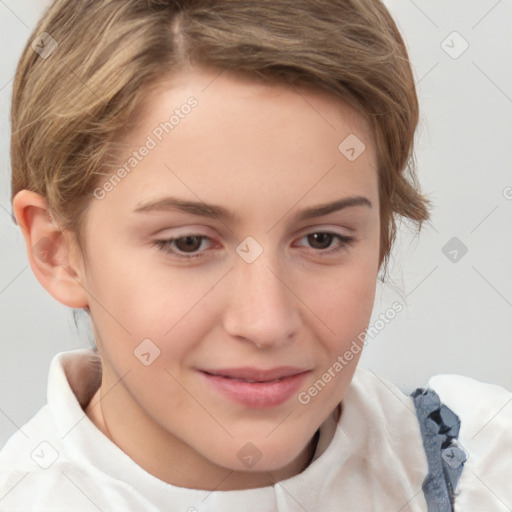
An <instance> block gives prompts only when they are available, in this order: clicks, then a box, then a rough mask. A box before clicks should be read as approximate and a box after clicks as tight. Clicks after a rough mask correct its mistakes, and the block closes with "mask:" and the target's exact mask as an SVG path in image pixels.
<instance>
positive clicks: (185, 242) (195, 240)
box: [175, 236, 201, 252]
mask: <svg viewBox="0 0 512 512" xmlns="http://www.w3.org/2000/svg"><path fill="white" fill-rule="evenodd" d="M175 243H176V247H178V249H179V250H180V251H183V252H187V251H188V252H194V251H197V250H198V249H199V247H200V246H201V240H200V238H199V237H198V236H185V237H183V238H178V239H177V240H176V242H175Z"/></svg>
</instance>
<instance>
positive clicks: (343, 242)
mask: <svg viewBox="0 0 512 512" xmlns="http://www.w3.org/2000/svg"><path fill="white" fill-rule="evenodd" d="M315 234H323V235H332V236H333V240H335V239H337V240H338V241H339V242H340V245H339V246H338V247H336V248H334V249H313V251H314V252H315V253H316V255H317V256H321V257H322V256H331V255H334V254H337V253H339V252H341V251H344V250H346V249H347V247H348V246H350V245H352V244H353V243H354V242H355V239H354V238H353V237H351V236H346V235H341V234H339V233H334V232H332V231H313V232H311V233H307V234H306V235H304V236H302V237H301V238H300V239H301V240H302V238H306V237H308V236H310V235H315ZM189 237H194V238H200V239H201V243H202V240H204V239H208V238H209V237H207V236H205V235H193V234H190V235H184V236H180V237H176V238H168V239H167V240H155V241H154V242H153V244H154V245H156V246H157V247H158V248H159V250H161V251H163V252H164V253H166V254H172V255H173V256H176V257H177V258H181V259H183V260H192V259H194V258H200V257H202V256H203V254H204V252H205V251H200V252H196V253H180V252H176V251H174V250H171V249H170V247H171V245H172V244H173V243H174V242H175V241H176V240H182V239H184V238H189Z"/></svg>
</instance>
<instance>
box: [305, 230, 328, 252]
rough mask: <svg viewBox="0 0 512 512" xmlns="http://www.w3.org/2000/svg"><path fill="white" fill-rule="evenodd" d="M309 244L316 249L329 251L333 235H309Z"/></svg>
mask: <svg viewBox="0 0 512 512" xmlns="http://www.w3.org/2000/svg"><path fill="white" fill-rule="evenodd" d="M308 242H309V243H310V244H311V247H314V248H315V249H327V248H328V247H329V246H330V245H331V242H332V235H331V234H330V233H313V234H312V235H308Z"/></svg>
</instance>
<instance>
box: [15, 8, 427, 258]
mask: <svg viewBox="0 0 512 512" xmlns="http://www.w3.org/2000/svg"><path fill="white" fill-rule="evenodd" d="M45 32H46V33H48V34H49V35H50V36H51V37H52V38H53V39H55V40H56V42H57V43H58V47H57V49H56V50H55V52H54V53H53V54H52V55H50V56H49V57H48V58H43V57H41V56H40V55H38V53H37V52H36V51H34V50H33V49H32V48H31V43H32V41H33V40H34V39H35V38H36V36H38V35H39V34H41V33H45ZM184 64H188V65H190V64H193V65H195V64H197V65H206V66H208V67H214V68H218V69H221V70H233V71H238V72H242V73H247V74H249V75H252V76H254V77H258V78H263V79H270V80H274V81H278V82H279V81H280V82H284V83H287V84H291V85H306V86H313V87H314V88H317V89H321V90H323V91H327V92H330V93H331V94H333V95H334V96H336V97H338V98H339V99H340V100H344V101H345V102H346V103H348V104H349V105H351V106H352V107H354V108H355V109H357V110H358V111H359V112H360V113H361V114H362V115H363V116H364V117H365V118H366V120H367V121H368V122H369V125H370V127H371V130H372V134H373V136H374V140H375V144H376V148H377V157H378V180H379V198H380V218H381V258H383V261H384V262H387V258H388V256H389V252H390V249H391V245H392V243H393V240H394V238H395V235H396V221H395V216H396V215H400V216H402V217H405V218H408V219H410V220H412V221H413V222H415V223H416V224H417V226H418V228H420V227H421V223H422V222H423V221H425V220H427V219H428V218H429V214H428V204H429V203H428V201H427V200H426V199H425V198H424V197H423V196H422V194H421V192H420V190H419V188H418V184H417V179H416V176H415V165H414V154H413V141H414V133H415V130H416V126H417V123H418V100H417V96H416V90H415V85H414V78H413V74H412V70H411V67H410V63H409V59H408V54H407V50H406V47H405V44H404V42H403V39H402V37H401V35H400V33H399V31H398V29H397V27H396V25H395V23H394V21H393V19H392V17H391V15H390V14H389V12H388V10H387V9H386V7H385V6H384V5H383V3H382V2H381V1H380V0H258V1H254V0H222V1H214V0H167V1H164V0H56V1H54V3H53V4H52V5H51V6H50V7H49V9H48V10H47V12H46V13H45V14H44V16H43V17H42V19H41V21H40V22H39V24H38V26H37V27H36V29H35V30H34V32H33V34H32V36H31V38H30V40H29V42H28V43H27V45H26V47H25V49H24V51H23V54H22V57H21V59H20V62H19V64H18V68H17V71H16V76H15V79H14V86H13V99H12V113H11V116H12V138H11V162H12V197H14V195H15V194H16V193H17V192H18V191H19V190H22V189H29V190H33V191H35V192H38V193H40V194H42V195H43V196H45V197H46V198H47V200H48V203H49V206H50V208H51V210H52V212H54V213H55V214H56V216H57V217H58V218H59V220H60V222H61V225H62V227H64V228H65V229H68V230H70V231H72V232H74V233H75V234H76V235H77V238H79V234H80V229H81V223H82V221H83V218H84V214H85V211H86V209H87V205H88V204H89V201H91V199H92V197H93V196H92V191H93V189H94V188H95V186H96V185H97V183H98V181H99V179H100V177H101V176H104V175H105V169H107V168H108V162H109V160H111V159H112V155H114V154H115V151H114V148H115V142H116V140H117V139H118V138H119V135H120V134H121V133H122V132H123V130H125V127H126V126H127V124H128V122H129V120H130V119H131V118H132V116H133V115H134V114H135V112H136V109H137V106H138V105H140V104H141V101H142V99H143V97H144V96H145V95H147V92H148V88H149V87H151V86H152V84H155V83H157V82H158V80H159V79H160V78H162V77H163V76H164V75H166V74H169V73H173V72H176V71H177V70H178V69H179V68H180V67H181V66H182V65H184Z"/></svg>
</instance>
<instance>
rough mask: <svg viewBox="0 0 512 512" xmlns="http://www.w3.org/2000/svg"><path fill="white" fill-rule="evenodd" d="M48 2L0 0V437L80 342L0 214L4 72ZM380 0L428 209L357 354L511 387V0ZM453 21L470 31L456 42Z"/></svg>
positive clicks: (402, 373) (4, 167) (380, 363)
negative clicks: (407, 71) (411, 80)
mask: <svg viewBox="0 0 512 512" xmlns="http://www.w3.org/2000/svg"><path fill="white" fill-rule="evenodd" d="M47 3H48V2H46V1H37V0H23V2H20V1H16V0H0V53H1V63H2V64H1V69H0V109H1V115H0V159H1V172H0V180H1V181H0V244H1V260H0V261H1V265H0V314H1V317H0V318H1V324H0V340H1V342H0V371H1V376H0V379H1V380H0V383H1V395H0V445H2V444H3V443H4V442H5V440H6V439H7V438H8V436H9V435H11V434H12V433H13V432H14V431H15V430H16V428H17V426H21V425H23V424H24V423H25V422H26V421H27V420H28V419H29V418H30V417H31V416H32V415H33V414H34V413H35V412H36V411H37V410H38V409H39V408H40V407H41V406H42V405H43V404H44V402H45V400H46V380H47V372H48V366H49V363H50V360H51V358H52V357H53V355H54V354H56V353H57V352H60V351H64V350H71V349H74V348H79V347H83V346H88V343H89V342H88V339H87V332H86V330H85V329H84V330H82V332H81V334H80V335H79V334H78V333H77V331H76V328H75V326H74V323H73V320H72V312H71V310H69V309H68V308H66V307H64V306H62V305H60V304H59V303H58V302H57V301H55V300H54V299H53V298H52V297H51V296H50V295H49V294H48V293H47V292H46V291H45V290H44V289H43V288H42V286H41V285H40V284H39V283H38V282H37V280H36V279H35V277H34V275H33V274H32V271H31V269H30V267H29V266H28V264H27V257H26V254H25V246H24V243H23V239H22V236H21V232H20V231H19V228H18V227H16V226H15V225H14V224H13V223H12V221H11V218H10V212H11V206H10V182H9V174H10V168H9V155H8V148H9V121H8V112H9V102H10V96H11V87H12V77H13V73H14V69H15V65H16V62H17V60H18V58H19V56H20V53H21V50H22V47H23V45H24V43H25V41H26V40H27V39H28V37H29V35H30V33H31V31H32V29H33V27H34V26H35V24H36V21H37V19H38V17H39V15H40V13H41V12H42V10H43V9H44V7H45V5H47ZM386 5H388V7H389V8H390V10H391V12H392V14H393V15H394V17H395V19H396V21H397V23H398V26H399V28H400V30H401V32H402V34H403V35H404V38H405V40H406V44H407V46H408V48H409V51H410V57H411V60H412V63H413V68H414V73H415V76H416V80H417V87H418V95H419V99H420V106H421V111H422V114H421V122H420V127H419V130H418V132H417V151H416V154H417V161H418V170H419V175H420V179H421V183H422V186H423V189H424V191H425V192H426V193H427V195H428V196H429V197H430V198H431V200H432V201H433V202H434V204H435V210H434V211H433V219H432V223H431V225H430V226H425V229H424V231H423V232H422V234H421V235H420V237H419V238H417V239H416V238H414V237H412V236H411V235H410V233H409V232H408V231H407V229H404V230H402V231H401V233H400V237H399V240H398V243H397V245H396V247H395V250H394V253H393V255H394V258H393V260H392V261H394V264H392V265H391V278H392V282H391V283H389V284H388V285H386V286H383V287H382V286H379V293H378V297H377V300H376V304H375V309H374V318H373V320H372V322H371V324H373V322H374V321H375V320H376V319H377V318H378V316H379V314H380V313H382V312H384V311H386V310H387V309H388V308H389V306H390V305H391V304H392V303H393V302H394V301H400V302H402V303H404V304H405V308H404V310H403V311H402V312H401V313H399V314H398V315H397V316H396V318H395V319H394V320H393V321H392V322H390V323H388V324H387V325H385V328H383V329H380V332H379V334H378V336H376V337H374V338H371V339H369V343H368V345H367V347H366V348H365V352H364V355H363V358H362V361H361V364H362V365H364V366H366V367H368V368H370V369H371V370H373V371H374V372H375V373H376V374H377V375H379V376H381V377H383V378H386V379H389V380H391V381H392V382H394V383H396V384H397V385H398V386H399V387H401V388H402V389H404V390H406V391H407V390H411V389H412V388H414V387H417V386H421V385H424V384H426V382H427V380H428V378H429V377H430V376H432V375H434V374H438V373H457V374H463V375H467V376H470V377H474V378H476V379H479V380H483V381H486V382H492V383H496V384H500V385H502V386H504V387H506V388H508V389H511V390H512V371H511V363H512V343H511V339H510V332H511V329H512V268H511V263H512V258H511V253H512V236H511V233H512V225H511V224H512V199H511V198H512V173H511V171H510V169H511V164H512V142H511V135H512V133H511V126H512V116H511V114H512V66H511V64H510V63H511V62H512V55H511V53H512V44H511V33H512V2H511V0H500V1H496V0H478V1H476V0H473V1H468V0H428V1H427V0H421V1H420V0H416V1H412V0H387V2H386ZM454 31H456V32H458V34H460V36H461V37H462V38H463V39H464V40H465V41H467V43H468V44H469V47H468V49H467V50H466V51H465V52H464V53H462V54H461V55H459V56H457V54H458V53H459V52H460V50H461V49H462V48H463V46H462V45H463V44H464V43H463V40H462V39H461V38H460V37H459V36H457V35H453V34H452V33H453V32H454ZM443 41H444V43H443ZM445 49H446V50H448V51H449V52H451V53H452V56H450V55H449V54H448V53H447V52H446V51H445ZM455 56H456V57H457V58H454V57H455ZM452 237H457V238H458V239H459V240H460V241H461V242H462V243H463V244H464V245H465V246H466V247H467V248H468V252H467V254H465V255H464V256H463V257H460V254H461V253H460V252H459V253H458V256H459V259H458V261H456V262H452V261H450V259H449V258H448V257H446V256H445V254H444V253H443V252H442V248H443V247H444V246H445V244H446V243H447V242H448V241H449V240H450V239H451V238H452Z"/></svg>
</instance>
